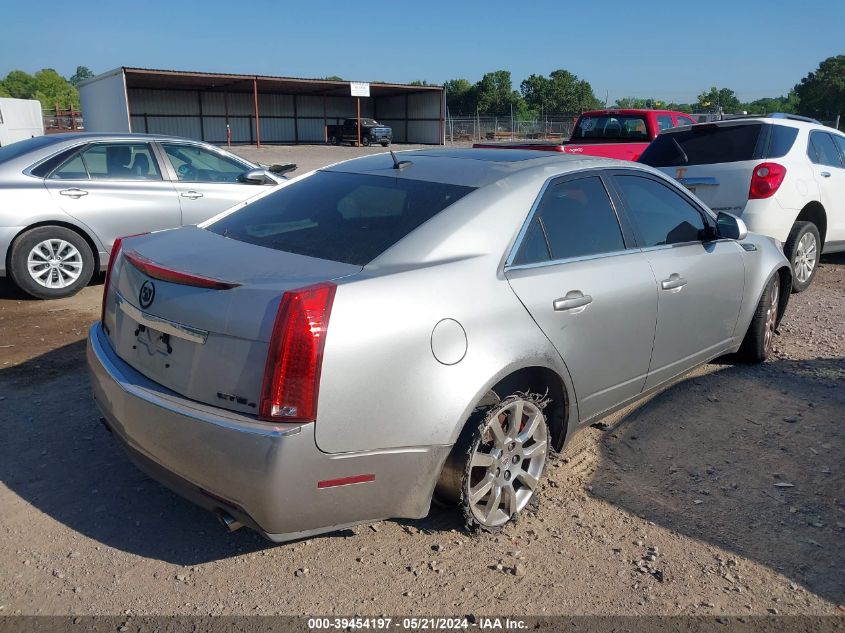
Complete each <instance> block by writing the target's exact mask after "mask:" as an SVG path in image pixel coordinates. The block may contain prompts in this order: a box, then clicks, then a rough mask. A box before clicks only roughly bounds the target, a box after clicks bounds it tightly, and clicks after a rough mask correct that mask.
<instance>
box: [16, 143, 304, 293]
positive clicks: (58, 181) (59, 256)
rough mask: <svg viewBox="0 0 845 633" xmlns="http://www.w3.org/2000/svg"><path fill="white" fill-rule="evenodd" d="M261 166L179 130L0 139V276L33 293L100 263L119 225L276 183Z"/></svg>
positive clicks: (190, 217) (199, 217)
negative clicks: (181, 135) (179, 133)
mask: <svg viewBox="0 0 845 633" xmlns="http://www.w3.org/2000/svg"><path fill="white" fill-rule="evenodd" d="M292 168H295V165H285V166H274V168H271V170H272V171H271V170H265V169H263V168H261V167H260V166H259V165H254V164H252V163H249V162H247V161H245V160H244V159H242V158H239V157H237V156H235V155H233V154H230V153H228V152H224V151H223V150H221V149H219V148H217V147H214V146H213V145H208V144H207V143H199V142H197V141H191V140H188V139H184V138H178V137H167V136H152V135H145V134H123V135H113V134H112V135H104V134H54V135H51V136H41V137H37V138H32V139H27V140H25V141H20V142H18V143H13V144H11V145H7V146H5V147H2V148H0V277H5V276H7V275H8V276H9V277H11V279H12V281H14V282H15V284H16V285H17V286H18V287H20V288H21V289H22V290H23V291H24V292H26V293H28V294H30V295H32V296H34V297H38V298H41V299H55V298H59V297H67V296H70V295H72V294H74V293H76V292H78V291H79V290H81V289H82V288H84V287H85V286H86V285H87V284H88V282H89V281H90V280H91V276H92V274H93V273H94V272H95V271H98V270H102V269H104V268H105V266H106V263H107V262H108V259H109V252H110V251H111V247H112V243H113V242H114V240H115V238H116V237H118V236H120V235H128V234H130V233H140V232H142V231H155V230H159V229H168V228H173V227H177V226H182V225H184V224H196V223H198V222H202V221H203V220H207V219H208V218H210V217H211V216H213V215H216V214H217V213H220V212H221V211H223V210H224V209H228V208H229V207H231V206H232V205H233V204H236V203H238V202H241V201H243V200H245V199H247V198H250V197H252V196H254V195H256V194H257V193H259V192H260V191H261V189H260V188H256V187H255V185H276V184H278V183H279V182H281V181H282V180H283V178H282V177H281V173H283V172H284V171H286V170H287V171H289V170H290V169H292Z"/></svg>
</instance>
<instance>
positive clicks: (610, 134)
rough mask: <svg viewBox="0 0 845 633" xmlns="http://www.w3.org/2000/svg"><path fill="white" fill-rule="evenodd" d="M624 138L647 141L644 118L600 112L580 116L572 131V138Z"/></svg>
mask: <svg viewBox="0 0 845 633" xmlns="http://www.w3.org/2000/svg"><path fill="white" fill-rule="evenodd" d="M589 139H626V140H634V141H647V140H648V128H647V127H646V123H645V118H644V117H642V116H639V115H625V114H602V115H597V116H589V115H585V116H582V117H581V119H580V121H578V127H576V128H575V131H574V132H573V133H572V140H589Z"/></svg>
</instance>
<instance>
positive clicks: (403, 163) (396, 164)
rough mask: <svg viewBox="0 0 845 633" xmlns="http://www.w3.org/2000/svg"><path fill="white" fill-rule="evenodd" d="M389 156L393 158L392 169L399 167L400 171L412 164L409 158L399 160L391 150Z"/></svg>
mask: <svg viewBox="0 0 845 633" xmlns="http://www.w3.org/2000/svg"><path fill="white" fill-rule="evenodd" d="M390 156H391V158H393V169H399V170H400V171H401V170H402V169H405V168H406V167H410V166H411V165H413V164H414V163H412V162H411V161H409V160H399V159H398V158H396V154H394V153H393V150H391V151H390Z"/></svg>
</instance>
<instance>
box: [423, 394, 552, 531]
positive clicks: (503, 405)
mask: <svg viewBox="0 0 845 633" xmlns="http://www.w3.org/2000/svg"><path fill="white" fill-rule="evenodd" d="M548 459H549V429H548V425H547V424H546V417H545V415H544V414H543V411H542V404H541V403H538V402H537V401H536V400H534V399H532V398H531V397H529V396H526V395H525V394H521V393H516V394H513V395H512V396H509V397H508V398H505V399H504V400H502V401H500V402H499V403H497V404H495V405H493V406H491V407H489V408H487V409H485V410H481V411H479V412H477V414H476V415H475V416H474V417H473V418H472V419H471V420H470V421H469V423H468V424H467V427H466V428H465V429H464V432H463V433H461V437H460V438H459V440H458V442H457V443H456V444H455V446H454V447H453V449H452V452H451V454H450V455H449V458H448V460H447V463H446V466H445V467H444V471H443V474H442V475H441V478H440V481H439V482H438V488H437V492H438V495H440V496H441V497H442V498H445V499H446V500H448V501H451V502H453V503H456V504H457V505H458V506H459V507H460V508H461V510H462V511H463V514H464V517H465V518H466V524H467V527H468V528H470V529H481V530H484V531H487V532H495V531H498V530H500V529H501V528H502V527H504V526H505V525H507V524H508V523H509V522H511V521H513V520H515V519H516V517H517V516H518V514H519V513H520V512H522V511H523V510H525V509H526V508H527V507H528V506H529V504H531V503H532V502H533V501H535V499H536V494H537V492H538V491H539V485H540V479H541V478H542V476H543V473H544V472H545V469H546V464H547V463H548Z"/></svg>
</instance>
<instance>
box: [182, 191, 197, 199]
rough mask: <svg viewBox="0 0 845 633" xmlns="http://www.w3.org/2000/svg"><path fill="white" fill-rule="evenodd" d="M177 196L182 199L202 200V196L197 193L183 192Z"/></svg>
mask: <svg viewBox="0 0 845 633" xmlns="http://www.w3.org/2000/svg"><path fill="white" fill-rule="evenodd" d="M179 195H181V196H182V197H183V198H190V199H191V200H196V199H197V198H202V194H201V193H200V192H199V191H185V192H183V193H181V194H179Z"/></svg>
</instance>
